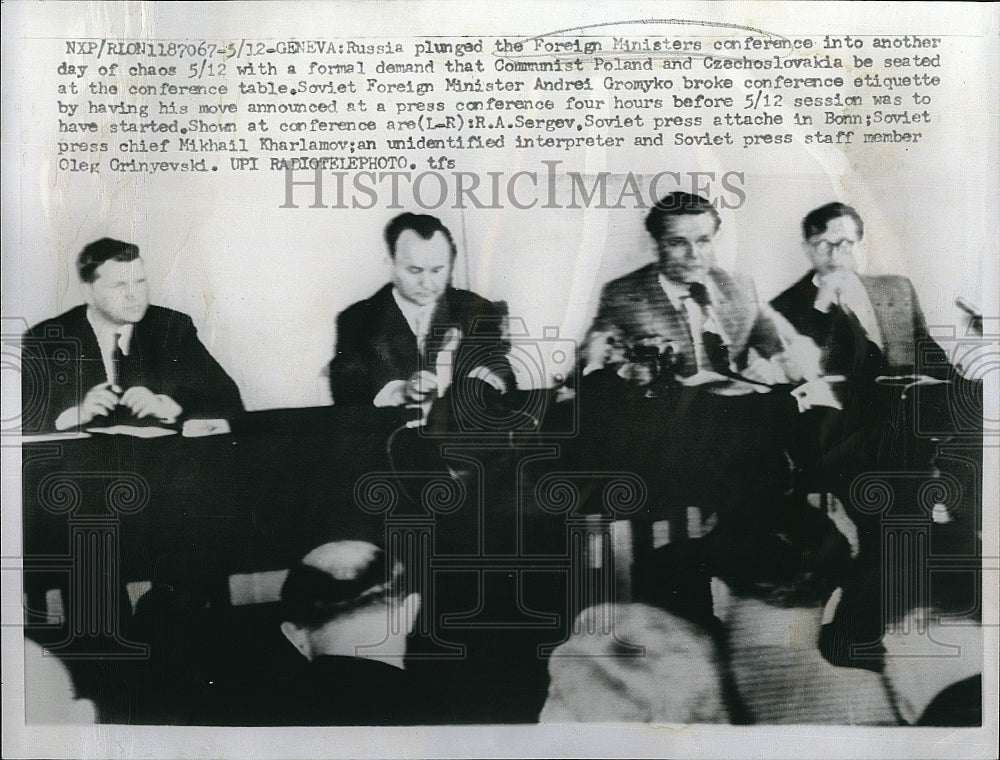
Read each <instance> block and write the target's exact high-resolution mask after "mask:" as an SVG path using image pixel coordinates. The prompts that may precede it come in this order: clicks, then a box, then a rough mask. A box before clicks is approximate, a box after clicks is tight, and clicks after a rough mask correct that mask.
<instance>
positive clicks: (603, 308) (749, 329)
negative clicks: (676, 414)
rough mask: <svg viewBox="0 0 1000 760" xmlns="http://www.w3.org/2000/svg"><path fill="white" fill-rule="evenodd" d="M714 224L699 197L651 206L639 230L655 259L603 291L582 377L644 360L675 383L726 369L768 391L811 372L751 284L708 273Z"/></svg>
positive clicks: (678, 196)
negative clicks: (643, 228)
mask: <svg viewBox="0 0 1000 760" xmlns="http://www.w3.org/2000/svg"><path fill="white" fill-rule="evenodd" d="M720 225H721V218H720V216H719V213H718V212H717V211H716V210H715V208H714V206H712V204H711V202H710V201H708V200H707V199H705V198H702V197H701V196H697V195H690V194H688V193H683V192H674V193H670V194H669V195H667V196H665V197H664V198H662V199H660V201H659V202H657V204H656V205H655V206H653V208H652V209H651V210H650V212H649V214H648V215H647V216H646V229H647V231H648V232H649V234H650V235H651V236H652V238H653V240H654V241H655V242H656V249H657V253H658V256H659V261H658V262H656V263H652V264H648V265H646V266H644V267H642V268H641V269H638V270H636V271H634V272H631V273H629V274H627V275H625V276H623V277H620V278H618V279H616V280H613V281H612V282H609V283H608V284H607V285H605V286H604V288H603V290H602V291H601V300H600V306H599V307H598V310H597V316H596V317H595V319H594V323H593V325H592V326H591V328H590V331H589V333H588V336H587V338H586V341H585V348H584V356H583V359H584V362H585V367H584V373H589V372H591V371H593V370H596V369H600V368H602V367H606V366H609V365H610V366H612V367H615V365H619V366H620V365H622V364H631V365H633V366H635V365H636V364H642V363H645V362H646V361H647V359H649V358H652V359H654V360H655V363H656V364H658V365H659V366H661V367H663V366H664V365H666V367H667V369H668V370H669V372H670V373H671V374H672V375H674V376H675V377H676V378H678V379H679V380H680V381H681V383H682V384H688V383H690V384H697V383H699V382H700V381H702V380H703V379H715V380H718V379H720V378H719V374H721V375H722V376H724V377H728V376H730V375H731V374H732V373H733V372H738V373H741V374H742V375H744V376H745V377H748V378H749V379H751V380H759V381H763V382H765V383H769V384H774V383H786V382H789V381H796V380H800V379H802V378H804V377H812V376H814V375H815V373H816V372H817V368H816V367H815V366H814V365H815V361H816V357H815V356H810V351H809V346H808V344H806V343H804V342H803V341H801V338H800V336H798V335H796V334H795V331H794V330H791V329H790V328H789V327H788V326H787V325H785V324H783V323H782V321H781V320H777V321H776V320H775V319H774V317H773V315H771V314H768V313H767V310H766V309H764V308H761V306H760V304H759V303H758V301H757V294H756V290H755V289H754V286H753V283H752V281H751V280H750V279H749V278H747V277H744V276H742V275H737V274H734V273H731V272H726V271H725V270H723V269H720V268H719V267H718V266H716V263H715V254H714V241H715V237H716V234H717V233H718V231H719V227H720ZM793 341H794V345H793V343H792V342H793ZM789 348H794V349H795V350H792V351H789V350H788V349H789ZM615 368H616V369H617V367H615ZM640 383H641V384H645V383H644V382H642V381H641V380H640Z"/></svg>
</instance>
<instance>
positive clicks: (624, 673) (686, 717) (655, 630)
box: [539, 604, 728, 723]
mask: <svg viewBox="0 0 1000 760" xmlns="http://www.w3.org/2000/svg"><path fill="white" fill-rule="evenodd" d="M574 630H575V631H576V632H575V633H574V634H573V635H572V636H571V637H570V639H569V640H568V641H566V643H564V644H563V645H562V646H560V647H559V648H557V649H556V650H555V651H554V652H553V653H552V656H551V658H550V660H549V675H550V686H549V695H548V699H547V700H546V703H545V707H544V708H543V710H542V713H541V715H540V716H539V720H540V721H541V722H543V723H559V722H639V723H726V722H728V714H727V712H726V708H725V705H724V702H723V695H722V687H721V680H720V677H719V673H718V669H717V666H716V659H715V649H714V644H713V642H712V638H711V636H709V634H708V633H706V632H705V631H703V630H702V629H701V628H700V627H699V626H697V625H695V624H694V623H690V622H688V621H687V620H684V619H683V618H680V617H677V616H676V615H673V614H671V613H669V612H666V611H664V610H661V609H659V608H656V607H650V606H647V605H644V604H604V605H599V606H597V607H591V608H588V609H586V610H584V611H583V612H582V613H580V615H579V617H578V618H577V621H576V623H575V625H574Z"/></svg>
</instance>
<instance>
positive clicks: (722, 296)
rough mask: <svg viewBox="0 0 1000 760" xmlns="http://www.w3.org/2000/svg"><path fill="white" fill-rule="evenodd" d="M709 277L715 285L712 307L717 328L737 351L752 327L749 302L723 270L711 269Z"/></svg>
mask: <svg viewBox="0 0 1000 760" xmlns="http://www.w3.org/2000/svg"><path fill="white" fill-rule="evenodd" d="M709 279H710V280H711V282H712V284H714V286H715V287H714V291H715V292H714V293H712V307H713V308H714V309H715V315H716V318H717V319H718V322H719V328H720V329H721V330H722V332H723V337H724V338H725V339H726V341H727V342H728V343H729V345H730V347H731V348H732V349H733V350H734V352H735V353H738V352H739V350H741V349H742V347H743V344H744V343H746V336H747V335H748V334H749V332H750V328H751V327H752V316H753V314H752V311H751V307H750V304H749V303H747V300H746V299H745V298H742V297H740V294H739V293H738V290H737V286H736V284H735V283H734V282H732V281H731V280H730V279H729V278H728V277H727V276H726V275H725V274H724V273H723V272H721V271H719V270H717V269H713V270H711V271H710V272H709ZM735 353H734V356H735Z"/></svg>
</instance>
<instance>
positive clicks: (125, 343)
mask: <svg viewBox="0 0 1000 760" xmlns="http://www.w3.org/2000/svg"><path fill="white" fill-rule="evenodd" d="M87 321H88V322H89V323H90V326H91V328H93V330H94V335H95V336H97V345H98V346H100V348H101V361H102V362H103V363H104V374H105V375H106V376H107V378H108V385H112V386H116V385H118V380H119V378H118V371H117V367H115V362H114V353H115V342H116V341H117V343H118V347H119V348H120V349H121V350H122V354H123V355H125V356H128V355H129V349H130V347H131V345H132V333H133V332H134V330H135V325H133V324H131V323H130V324H125V325H112V324H109V323H107V322H103V321H100V320H98V319H96V318H95V317H94V315H93V312H92V311H91V310H90V309H87Z"/></svg>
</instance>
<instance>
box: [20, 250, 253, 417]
mask: <svg viewBox="0 0 1000 760" xmlns="http://www.w3.org/2000/svg"><path fill="white" fill-rule="evenodd" d="M77 272H78V274H79V276H80V282H81V284H82V290H83V296H84V300H85V301H86V303H85V304H83V305H80V306H77V307H75V308H73V309H70V310H69V311H67V312H66V313H64V314H61V315H59V316H58V317H54V318H53V319H49V320H46V321H44V322H41V323H40V324H38V325H35V326H34V327H32V328H31V329H29V330H28V331H27V332H26V333H25V335H24V339H23V342H22V367H23V372H22V391H21V395H22V430H23V432H24V433H34V432H45V431H51V430H68V429H71V428H75V427H80V426H84V425H88V424H92V423H93V424H107V423H109V422H135V421H150V422H158V423H162V424H173V423H175V422H177V421H178V420H181V419H190V418H203V419H204V418H226V417H231V416H233V415H234V414H237V413H239V412H241V411H242V410H243V405H242V402H241V400H240V393H239V389H238V388H237V387H236V384H235V383H234V382H233V381H232V379H230V377H229V376H228V375H227V374H226V372H225V370H223V369H222V367H220V366H219V364H218V363H217V362H216V361H215V359H213V358H212V356H211V355H210V354H209V353H208V351H207V350H206V349H205V347H204V346H203V345H202V343H201V341H199V340H198V334H197V331H196V330H195V327H194V324H193V323H192V322H191V318H190V317H188V316H187V315H186V314H182V313H180V312H177V311H173V310H171V309H166V308H163V307H160V306H151V305H150V303H149V286H148V285H147V282H146V272H145V265H144V264H143V261H142V258H141V257H140V256H139V248H138V246H136V245H133V244H131V243H124V242H122V241H119V240H112V239H111V238H102V239H100V240H97V241H95V242H93V243H91V244H90V245H88V246H86V247H85V248H84V249H83V251H81V253H80V255H79V257H78V259H77Z"/></svg>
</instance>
